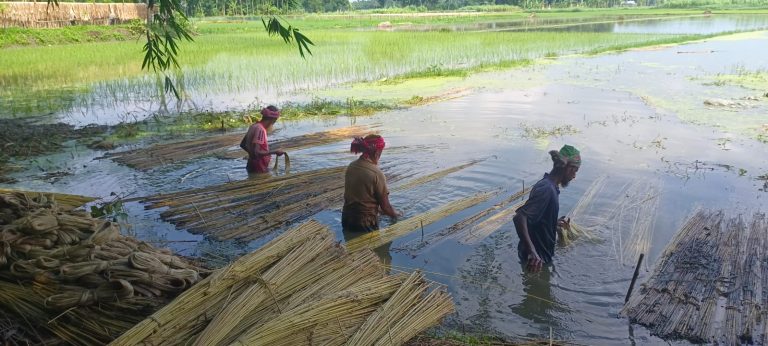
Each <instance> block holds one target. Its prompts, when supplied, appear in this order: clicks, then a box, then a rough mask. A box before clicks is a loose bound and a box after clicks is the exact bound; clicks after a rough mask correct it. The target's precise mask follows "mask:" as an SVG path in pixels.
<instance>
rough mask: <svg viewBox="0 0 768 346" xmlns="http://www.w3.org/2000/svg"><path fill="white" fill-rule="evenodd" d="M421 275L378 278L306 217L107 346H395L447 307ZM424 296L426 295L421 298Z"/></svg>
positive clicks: (365, 254) (362, 256)
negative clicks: (300, 222)
mask: <svg viewBox="0 0 768 346" xmlns="http://www.w3.org/2000/svg"><path fill="white" fill-rule="evenodd" d="M431 286H432V285H430V284H428V283H427V282H426V281H425V279H424V278H423V276H422V275H421V274H420V273H418V272H415V273H413V274H411V275H410V276H405V275H385V274H384V270H383V268H382V267H381V265H380V263H379V261H378V259H377V258H376V256H375V255H374V254H373V253H372V252H370V251H360V252H356V253H352V254H348V253H346V252H345V251H344V249H343V248H342V247H340V246H339V245H337V244H336V243H335V242H334V240H333V236H332V235H331V233H330V231H329V230H328V229H327V228H326V227H324V226H322V225H320V224H319V223H317V222H315V221H310V222H307V223H305V224H302V225H300V226H298V227H296V228H294V229H292V230H289V231H286V232H285V233H283V234H282V235H280V236H279V237H277V238H275V239H274V240H272V241H270V242H269V243H267V244H266V245H265V246H263V247H262V248H260V249H259V250H257V251H255V252H253V253H251V254H248V255H246V256H243V257H242V258H240V259H238V260H237V261H235V262H234V263H232V264H231V265H229V266H228V267H225V268H222V269H220V270H217V271H216V272H214V273H213V274H212V275H211V276H210V277H208V278H206V279H205V280H203V281H202V282H201V283H199V284H198V285H196V286H195V287H193V288H192V289H190V290H188V291H186V292H185V293H183V294H182V295H181V296H179V297H178V298H177V299H176V300H174V301H173V302H171V303H170V304H168V305H167V306H166V307H164V308H162V309H160V310H159V311H157V312H156V313H154V314H153V315H152V316H150V317H149V318H147V319H146V320H144V321H142V322H141V323H139V324H137V325H136V326H135V327H134V328H132V329H131V330H129V331H128V332H126V333H125V334H123V335H122V336H120V337H119V338H118V339H116V340H115V341H114V342H113V343H112V344H113V345H137V344H153V345H182V344H183V345H186V344H193V345H344V344H348V345H399V344H402V343H404V342H405V341H407V340H408V339H410V338H412V337H413V336H415V335H416V334H417V333H419V332H421V331H423V330H424V329H426V328H428V327H430V326H432V325H435V324H437V323H439V321H440V319H442V318H443V317H444V316H446V315H447V314H449V313H451V312H452V311H453V304H452V302H451V299H450V296H449V295H448V294H447V293H445V292H444V291H443V290H440V289H434V288H433V287H431ZM430 291H431V292H430Z"/></svg>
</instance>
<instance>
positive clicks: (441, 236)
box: [397, 188, 531, 255]
mask: <svg viewBox="0 0 768 346" xmlns="http://www.w3.org/2000/svg"><path fill="white" fill-rule="evenodd" d="M530 190H531V189H530V188H525V189H523V190H520V191H518V192H516V193H514V194H512V195H511V196H510V197H509V198H506V199H504V200H503V201H501V202H499V203H496V204H494V205H493V206H491V207H489V208H487V209H484V210H481V211H479V212H477V213H475V214H474V215H472V216H469V217H467V218H465V219H463V220H461V221H459V222H457V223H455V224H453V225H451V226H450V227H448V228H445V229H442V230H438V231H435V232H431V233H429V234H427V235H426V236H425V237H424V238H423V239H421V238H418V239H413V240H411V241H409V242H407V243H405V244H403V245H400V246H399V247H398V248H397V249H398V250H406V251H408V252H409V253H410V254H412V255H415V254H416V253H418V252H419V251H422V250H424V249H425V248H427V247H428V246H432V245H435V244H438V243H439V242H441V241H442V240H445V239H450V238H456V237H461V238H464V237H466V236H467V233H468V232H469V231H470V230H471V227H472V226H474V225H475V224H477V223H478V221H480V220H482V219H483V218H485V217H487V216H488V215H490V214H492V213H494V212H498V211H499V210H500V209H504V208H506V207H507V206H509V204H510V203H513V202H519V199H521V198H523V197H524V196H525V194H527V193H528V192H529V191H530ZM518 204H519V203H518Z"/></svg>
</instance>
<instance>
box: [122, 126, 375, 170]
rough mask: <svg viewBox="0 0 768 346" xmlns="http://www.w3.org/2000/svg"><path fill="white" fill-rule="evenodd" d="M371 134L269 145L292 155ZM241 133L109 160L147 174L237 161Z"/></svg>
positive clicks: (336, 133)
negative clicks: (195, 163) (198, 162)
mask: <svg viewBox="0 0 768 346" xmlns="http://www.w3.org/2000/svg"><path fill="white" fill-rule="evenodd" d="M370 132H371V128H370V127H367V126H349V127H342V128H339V129H333V130H328V131H321V132H315V133H310V134H305V135H301V136H296V137H291V138H286V139H282V140H279V141H276V142H273V143H270V144H269V145H270V147H271V148H277V149H282V150H285V151H293V150H299V149H305V148H309V147H313V146H319V145H324V144H330V143H335V142H339V141H342V140H345V139H351V138H353V137H355V136H362V135H365V134H367V133H370ZM244 135H245V134H244V133H242V132H238V133H230V134H225V135H215V136H209V137H203V138H198V139H193V140H188V141H181V142H174V143H164V144H155V145H153V146H150V147H147V148H142V149H136V150H130V151H124V152H118V153H112V154H110V155H108V157H110V158H112V159H113V160H115V161H116V162H118V163H121V164H124V165H126V166H128V167H132V168H135V169H139V170H149V169H152V168H155V167H158V166H162V165H167V164H173V163H178V162H183V161H187V160H190V159H195V158H200V157H203V156H209V155H216V156H218V157H222V158H230V159H237V158H243V157H247V156H248V155H247V154H246V153H245V152H244V151H243V149H241V148H240V146H239V144H240V141H241V140H242V139H243V136H244Z"/></svg>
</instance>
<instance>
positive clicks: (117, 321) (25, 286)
mask: <svg viewBox="0 0 768 346" xmlns="http://www.w3.org/2000/svg"><path fill="white" fill-rule="evenodd" d="M65 197H67V196H65ZM70 197H71V196H70ZM69 202H70V203H73V199H72V198H69ZM74 206H75V205H73V204H69V205H67V206H64V207H60V206H59V204H58V202H57V195H52V194H40V193H37V194H25V193H21V192H6V193H0V320H3V319H7V320H11V321H15V322H17V323H18V324H19V325H18V329H19V330H20V333H21V334H23V335H24V338H25V339H26V340H28V341H29V342H31V343H48V342H52V343H60V342H66V343H70V344H77V345H103V344H105V343H107V342H109V341H111V340H112V339H114V338H115V337H117V336H118V335H120V334H121V333H123V332H124V331H126V330H128V329H129V328H131V327H132V326H133V325H134V324H135V323H137V322H138V321H140V320H142V319H143V318H145V317H146V316H147V315H149V314H150V313H152V312H153V311H155V310H156V309H157V308H158V307H159V306H162V305H164V304H166V303H167V302H168V301H170V300H171V299H172V298H173V297H175V296H176V295H178V294H179V293H181V292H182V291H184V290H186V289H188V288H189V287H191V286H192V285H194V284H195V283H196V282H197V281H199V280H200V276H201V269H200V268H197V267H196V266H194V265H193V264H190V263H189V262H188V261H186V260H183V259H181V258H179V257H176V256H173V255H172V254H171V252H170V251H168V250H164V249H158V248H155V247H153V246H151V245H149V244H146V243H143V242H140V241H138V240H136V239H134V238H130V237H125V236H122V235H120V230H119V228H118V226H117V225H116V224H114V223H111V222H109V221H104V220H99V219H94V218H91V217H90V216H89V215H88V214H86V213H85V212H82V211H73V210H72V207H74ZM202 272H203V273H205V271H204V270H203V271H202Z"/></svg>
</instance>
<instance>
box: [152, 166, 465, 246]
mask: <svg viewBox="0 0 768 346" xmlns="http://www.w3.org/2000/svg"><path fill="white" fill-rule="evenodd" d="M474 163H475V162H474V161H473V162H471V163H469V164H464V165H460V166H457V167H449V168H446V169H444V170H441V171H438V172H435V173H433V174H430V175H427V176H425V177H421V178H416V179H414V180H412V181H409V182H406V183H405V184H403V185H401V186H395V187H394V188H392V189H391V190H392V191H403V190H406V189H410V188H413V187H415V186H418V185H421V184H426V183H428V182H431V181H434V180H437V179H440V178H442V177H445V176H446V175H448V174H450V173H453V172H456V171H458V170H460V169H463V168H466V167H468V166H470V165H472V164H474ZM344 170H345V168H344V167H335V168H326V169H319V170H314V171H309V172H303V173H297V174H291V175H285V176H280V177H265V178H263V179H249V180H244V181H236V182H230V183H225V184H221V185H216V186H211V187H205V188H200V189H194V190H187V191H181V192H176V193H170V194H162V195H156V196H151V197H145V198H142V199H141V200H142V202H144V203H147V205H146V208H147V209H155V208H163V207H167V208H168V209H167V210H165V211H163V212H162V213H161V214H160V216H161V217H162V218H163V220H166V221H168V222H171V223H173V224H174V225H175V226H176V227H178V228H182V229H187V230H189V231H190V232H192V233H204V234H207V235H210V236H212V237H214V238H216V239H220V240H223V239H244V240H253V239H256V238H259V237H261V236H263V235H265V234H267V233H269V232H271V231H273V230H275V229H277V228H279V227H282V226H284V225H287V224H292V223H296V222H300V221H303V220H305V219H306V218H308V217H310V216H312V215H314V214H316V213H318V212H320V211H322V210H325V209H328V208H336V207H337V206H340V205H341V204H342V202H343V198H344ZM399 179H401V177H390V178H389V181H390V182H397V181H398V180H399Z"/></svg>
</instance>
